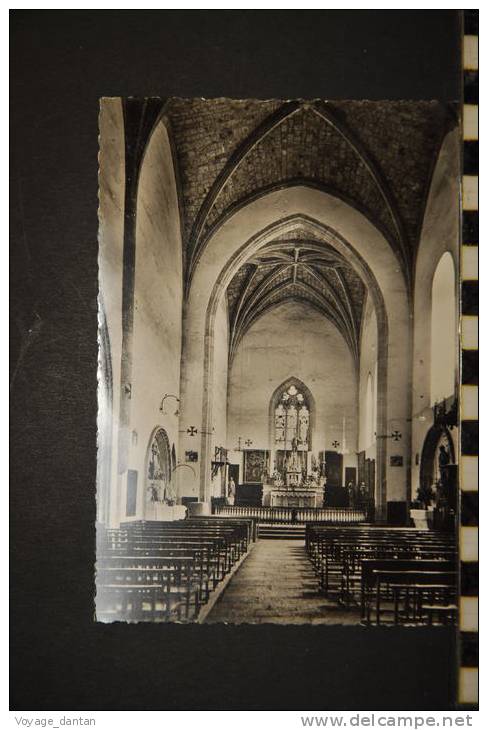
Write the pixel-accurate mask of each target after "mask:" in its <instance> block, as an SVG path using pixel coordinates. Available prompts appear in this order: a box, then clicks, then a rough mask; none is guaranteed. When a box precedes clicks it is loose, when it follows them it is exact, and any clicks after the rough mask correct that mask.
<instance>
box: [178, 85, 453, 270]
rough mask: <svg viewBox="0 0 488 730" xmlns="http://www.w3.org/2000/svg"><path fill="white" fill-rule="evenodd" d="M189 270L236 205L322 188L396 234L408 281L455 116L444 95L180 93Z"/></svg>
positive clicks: (394, 245)
mask: <svg viewBox="0 0 488 730" xmlns="http://www.w3.org/2000/svg"><path fill="white" fill-rule="evenodd" d="M167 117H168V120H169V122H170V126H171V131H172V137H173V140H174V146H175V151H176V155H177V159H178V167H179V173H180V184H181V193H182V203H183V208H182V218H183V227H184V236H185V240H186V249H187V265H188V271H187V273H188V276H191V273H192V270H193V268H194V266H195V264H196V262H197V260H198V256H199V254H200V252H201V250H202V247H203V246H204V245H205V241H206V240H207V239H208V237H209V235H210V234H211V233H212V231H213V230H214V229H215V227H216V226H218V225H219V222H220V221H222V219H223V218H224V217H225V216H226V215H228V214H229V213H230V212H232V211H233V210H235V209H236V208H238V207H240V206H241V205H243V204H245V203H246V202H247V201H248V200H249V199H251V198H253V197H256V196H257V195H259V194H262V193H264V192H266V191H268V190H270V189H273V188H276V187H280V186H281V187H282V186H283V185H291V184H298V183H301V184H309V185H313V186H316V187H320V188H323V189H326V190H327V191H330V192H331V193H332V194H336V195H338V196H339V197H342V198H343V199H346V200H347V201H348V202H350V203H351V204H352V205H354V206H355V207H357V208H358V209H359V210H361V211H362V212H363V213H365V214H366V215H367V216H368V217H369V218H370V219H371V220H372V221H373V222H374V223H375V225H377V226H378V227H379V228H380V229H381V230H382V231H383V232H384V234H385V235H386V236H387V238H388V240H389V241H390V245H391V246H392V248H393V250H394V251H395V253H396V255H397V257H398V260H399V263H400V264H401V267H402V270H403V272H404V274H405V277H406V280H407V282H408V281H409V279H410V277H411V271H412V267H413V261H414V256H415V251H416V247H417V245H418V237H419V232H420V227H421V223H422V216H423V210H424V206H425V201H426V196H427V191H428V187H429V183H430V174H431V171H432V169H433V165H434V162H435V157H436V154H437V150H438V149H439V147H440V144H441V141H442V139H443V137H444V135H445V133H446V130H447V128H448V125H449V124H450V120H451V121H452V119H453V118H454V115H453V113H452V110H450V108H449V107H447V106H445V105H442V104H440V103H438V102H405V101H399V102H372V101H361V102H349V101H344V102H324V101H320V100H314V101H311V102H305V101H290V102H282V101H279V100H271V101H259V100H246V101H237V100H231V99H212V100H205V99H171V100H170V102H169V104H168V107H167Z"/></svg>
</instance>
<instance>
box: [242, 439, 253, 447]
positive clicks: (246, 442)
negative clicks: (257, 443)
mask: <svg viewBox="0 0 488 730" xmlns="http://www.w3.org/2000/svg"><path fill="white" fill-rule="evenodd" d="M244 443H245V444H246V446H251V444H252V441H251V439H247V440H246V441H244Z"/></svg>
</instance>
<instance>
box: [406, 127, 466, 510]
mask: <svg viewBox="0 0 488 730" xmlns="http://www.w3.org/2000/svg"><path fill="white" fill-rule="evenodd" d="M459 142H460V141H459V130H458V129H454V130H453V131H452V132H450V133H449V134H448V135H447V136H446V138H445V140H444V143H443V145H442V148H441V150H440V153H439V156H438V159H437V164H436V168H435V171H434V175H433V178H432V183H431V186H430V191H429V197H428V200H427V206H426V210H425V215H424V221H423V225H422V233H421V239H420V245H419V250H418V254H417V260H416V270H415V295H414V353H413V401H412V482H411V491H412V497H413V498H414V497H415V494H416V492H417V487H418V485H419V475H420V457H421V454H422V446H423V443H424V440H425V436H426V434H427V432H428V430H429V428H430V426H431V425H432V424H433V414H432V408H431V407H430V403H431V397H430V396H431V394H430V353H431V349H430V348H431V344H430V342H431V309H432V280H433V277H434V274H435V270H436V268H437V265H438V263H439V260H440V258H441V257H442V255H443V254H444V253H445V252H446V251H448V252H450V254H451V255H452V257H453V261H454V270H455V271H456V272H457V271H458V269H459V206H460V188H459V154H460V151H459ZM456 303H457V307H458V306H459V305H458V286H457V285H456ZM458 378H459V372H457V373H456V382H457V381H458ZM455 431H457V429H456V430H455ZM453 436H454V439H455V440H456V435H455V432H454V433H453Z"/></svg>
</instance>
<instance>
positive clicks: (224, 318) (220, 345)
mask: <svg viewBox="0 0 488 730" xmlns="http://www.w3.org/2000/svg"><path fill="white" fill-rule="evenodd" d="M215 334H216V337H215V361H214V373H213V379H214V388H213V393H214V400H213V408H212V428H213V429H215V430H214V432H213V439H212V453H214V448H215V447H217V446H223V447H224V448H226V445H227V368H228V361H229V356H228V348H229V319H228V313H227V298H226V297H222V299H221V301H220V305H219V308H218V309H217V313H216V317H215ZM212 492H213V496H214V497H220V496H221V472H219V473H218V475H217V476H216V477H215V479H214V480H213V482H212Z"/></svg>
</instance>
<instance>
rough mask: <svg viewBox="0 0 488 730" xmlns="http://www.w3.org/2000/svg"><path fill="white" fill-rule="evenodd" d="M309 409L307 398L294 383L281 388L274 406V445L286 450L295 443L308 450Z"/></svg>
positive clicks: (298, 446)
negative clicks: (281, 391) (276, 403)
mask: <svg viewBox="0 0 488 730" xmlns="http://www.w3.org/2000/svg"><path fill="white" fill-rule="evenodd" d="M309 429H310V410H309V406H308V403H307V399H306V397H305V396H304V394H303V393H301V392H300V391H299V390H298V388H296V386H295V385H290V386H289V387H288V388H286V389H284V390H283V393H282V394H281V396H280V398H279V400H278V405H277V406H276V408H275V446H276V447H277V448H278V449H284V450H286V451H288V450H291V449H293V448H294V446H295V445H296V448H297V449H298V451H308V443H309Z"/></svg>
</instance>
